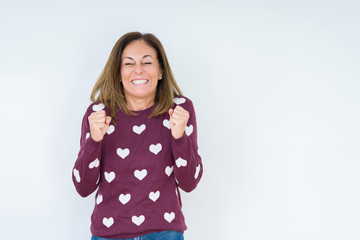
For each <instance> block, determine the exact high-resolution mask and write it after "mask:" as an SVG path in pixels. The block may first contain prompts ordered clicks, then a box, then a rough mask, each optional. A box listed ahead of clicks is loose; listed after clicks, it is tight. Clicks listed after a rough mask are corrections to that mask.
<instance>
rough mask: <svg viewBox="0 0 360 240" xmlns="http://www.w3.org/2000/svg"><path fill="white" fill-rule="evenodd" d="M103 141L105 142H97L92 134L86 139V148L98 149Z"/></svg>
mask: <svg viewBox="0 0 360 240" xmlns="http://www.w3.org/2000/svg"><path fill="white" fill-rule="evenodd" d="M102 142H103V140H101V141H99V142H95V141H94V140H93V139H92V138H91V136H90V137H88V138H87V139H86V141H85V145H86V148H90V149H97V148H100V147H101V146H102Z"/></svg>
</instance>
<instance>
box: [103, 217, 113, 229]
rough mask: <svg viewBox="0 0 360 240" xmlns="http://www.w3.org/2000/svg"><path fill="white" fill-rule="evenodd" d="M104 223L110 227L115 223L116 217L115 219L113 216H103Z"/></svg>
mask: <svg viewBox="0 0 360 240" xmlns="http://www.w3.org/2000/svg"><path fill="white" fill-rule="evenodd" d="M103 224H104V225H105V226H106V227H107V228H109V227H111V226H112V225H113V224H114V219H113V218H112V217H110V218H106V217H104V218H103Z"/></svg>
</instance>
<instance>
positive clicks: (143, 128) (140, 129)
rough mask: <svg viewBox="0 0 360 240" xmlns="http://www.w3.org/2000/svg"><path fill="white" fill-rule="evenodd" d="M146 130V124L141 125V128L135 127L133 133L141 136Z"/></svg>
mask: <svg viewBox="0 0 360 240" xmlns="http://www.w3.org/2000/svg"><path fill="white" fill-rule="evenodd" d="M145 129H146V126H145V124H142V125H140V126H136V125H135V126H133V131H134V133H137V134H139V135H140V134H141V133H142V132H143V131H144V130H145Z"/></svg>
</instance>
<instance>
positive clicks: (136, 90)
mask: <svg viewBox="0 0 360 240" xmlns="http://www.w3.org/2000/svg"><path fill="white" fill-rule="evenodd" d="M120 72H121V81H122V84H123V87H124V92H125V96H126V98H127V99H129V98H131V99H134V100H135V99H151V98H152V100H154V99H155V94H156V87H157V84H158V80H159V78H161V76H162V71H161V69H160V65H159V61H158V59H157V54H156V51H155V49H154V48H152V47H150V46H149V45H147V44H146V42H145V41H143V40H135V41H133V42H131V43H129V45H127V46H126V47H125V49H124V50H123V52H122V56H121V67H120Z"/></svg>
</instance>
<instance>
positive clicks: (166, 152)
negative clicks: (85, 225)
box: [73, 32, 203, 240]
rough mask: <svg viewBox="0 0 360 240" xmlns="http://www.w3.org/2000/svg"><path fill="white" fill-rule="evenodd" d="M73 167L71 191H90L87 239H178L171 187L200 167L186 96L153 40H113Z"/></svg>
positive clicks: (194, 176)
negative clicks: (92, 204)
mask: <svg viewBox="0 0 360 240" xmlns="http://www.w3.org/2000/svg"><path fill="white" fill-rule="evenodd" d="M91 100H92V101H93V103H92V104H91V105H90V106H89V107H88V109H87V111H86V113H85V116H84V118H83V122H82V130H81V131H82V132H81V139H80V151H79V154H78V158H77V160H76V162H75V166H74V168H73V182H74V185H75V188H76V190H77V192H78V193H79V194H80V195H81V196H82V197H86V196H88V195H90V194H91V193H92V192H94V191H95V190H96V189H98V191H97V192H96V195H95V208H94V211H93V214H92V216H91V233H92V239H93V240H96V239H157V240H161V239H183V232H184V231H185V230H186V228H187V227H186V225H185V219H184V216H183V213H182V211H181V198H180V192H179V189H178V187H180V188H181V189H183V190H184V191H186V192H190V191H192V190H193V189H194V188H195V187H196V186H197V184H198V182H199V181H200V179H201V176H202V172H203V167H202V161H201V158H200V156H199V154H198V145H197V127H196V117H195V111H194V107H193V104H192V102H191V101H190V99H188V98H186V97H184V96H182V93H181V91H180V89H179V87H178V85H177V83H176V82H175V79H174V77H173V75H172V72H171V69H170V66H169V63H168V60H167V57H166V55H165V52H164V49H163V47H162V45H161V43H160V41H159V40H158V39H157V38H156V37H155V36H154V35H152V34H141V33H139V32H131V33H127V34H125V35H124V36H122V37H121V38H120V39H119V40H118V41H117V43H116V44H115V46H114V48H113V50H112V52H111V54H110V57H109V59H108V61H107V63H106V65H105V68H104V70H103V72H102V73H101V75H100V77H99V79H98V81H97V83H96V84H95V86H94V89H93V91H92V94H91Z"/></svg>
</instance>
